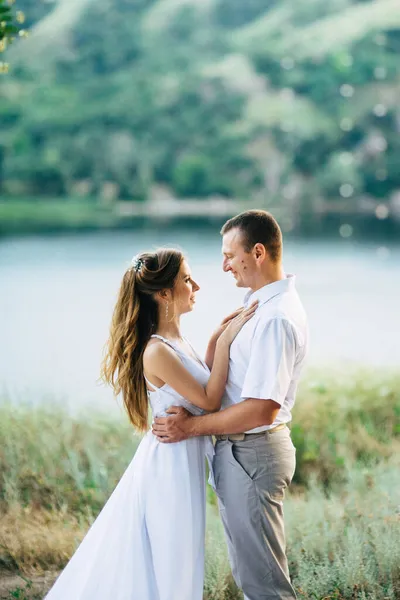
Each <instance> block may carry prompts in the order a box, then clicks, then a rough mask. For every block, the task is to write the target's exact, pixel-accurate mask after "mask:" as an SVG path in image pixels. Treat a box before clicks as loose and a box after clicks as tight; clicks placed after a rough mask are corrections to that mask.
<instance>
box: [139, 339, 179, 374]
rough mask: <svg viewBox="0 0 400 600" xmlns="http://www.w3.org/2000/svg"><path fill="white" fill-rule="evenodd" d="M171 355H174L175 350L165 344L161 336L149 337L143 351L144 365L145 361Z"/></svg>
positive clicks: (162, 358)
mask: <svg viewBox="0 0 400 600" xmlns="http://www.w3.org/2000/svg"><path fill="white" fill-rule="evenodd" d="M171 356H175V352H174V351H173V349H172V348H171V346H169V345H168V344H166V343H165V342H164V340H163V339H162V338H161V337H151V338H150V339H149V341H148V342H147V344H146V347H145V349H144V352H143V364H144V367H146V363H150V362H151V363H154V362H155V361H158V360H165V359H166V358H170V357H171Z"/></svg>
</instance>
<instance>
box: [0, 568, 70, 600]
mask: <svg viewBox="0 0 400 600" xmlns="http://www.w3.org/2000/svg"><path fill="white" fill-rule="evenodd" d="M57 575H58V573H54V572H52V573H45V574H44V575H36V576H32V577H26V576H25V575H23V576H20V575H16V574H13V573H10V572H9V571H0V600H14V599H15V600H42V598H43V597H44V595H45V593H46V592H47V591H48V590H49V589H50V587H51V586H52V584H53V583H54V581H55V579H56V577H57Z"/></svg>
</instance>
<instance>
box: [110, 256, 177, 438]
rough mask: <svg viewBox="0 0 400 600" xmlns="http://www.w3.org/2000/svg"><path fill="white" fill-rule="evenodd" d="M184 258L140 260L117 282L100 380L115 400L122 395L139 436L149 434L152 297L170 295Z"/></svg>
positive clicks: (154, 306) (155, 325)
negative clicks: (146, 358)
mask: <svg viewBox="0 0 400 600" xmlns="http://www.w3.org/2000/svg"><path fill="white" fill-rule="evenodd" d="M183 258H184V257H183V254H182V253H181V252H180V251H179V250H174V249H170V248H162V249H159V250H156V251H155V252H152V253H143V254H140V255H139V256H138V257H137V258H136V261H135V262H134V264H133V266H131V267H130V268H129V269H128V270H127V271H126V273H125V275H124V277H123V279H122V283H121V287H120V290H119V295H118V300H117V304H116V306H115V309H114V314H113V317H112V322H111V328H110V335H109V339H108V342H107V344H106V352H105V357H104V360H103V363H102V368H101V377H102V379H103V381H105V382H106V383H108V384H110V385H111V386H112V387H113V389H114V394H115V395H118V394H120V393H121V392H122V397H123V401H124V405H125V408H126V411H127V413H128V416H129V419H130V421H131V423H132V425H133V426H134V427H135V428H136V429H138V430H139V431H141V432H144V431H146V430H147V429H148V398H147V389H146V384H145V380H144V373H143V353H144V350H145V348H146V344H147V342H148V341H149V339H150V336H151V335H152V334H153V333H155V332H156V331H157V328H158V304H157V301H156V300H155V294H156V293H157V292H160V291H161V290H165V289H173V287H174V285H175V282H176V279H177V276H178V273H179V270H180V267H181V264H182V261H183Z"/></svg>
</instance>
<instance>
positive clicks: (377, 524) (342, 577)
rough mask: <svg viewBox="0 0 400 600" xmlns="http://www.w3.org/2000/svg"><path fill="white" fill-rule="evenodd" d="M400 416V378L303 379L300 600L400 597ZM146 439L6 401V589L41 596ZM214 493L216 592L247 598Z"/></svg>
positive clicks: (0, 556) (297, 492)
mask: <svg viewBox="0 0 400 600" xmlns="http://www.w3.org/2000/svg"><path fill="white" fill-rule="evenodd" d="M399 416H400V377H399V376H398V375H395V374H390V373H386V374H380V375H377V376H371V375H368V374H366V373H362V372H357V373H351V374H349V373H347V375H343V374H334V375H329V376H327V375H321V373H318V374H316V375H314V376H310V378H309V379H308V381H306V382H305V383H304V384H303V386H302V388H301V390H300V394H299V398H298V402H297V405H296V410H295V415H294V420H295V424H294V427H293V429H292V432H293V438H294V442H295V445H296V447H297V461H298V468H297V473H296V482H297V485H295V486H293V487H292V495H291V496H289V498H288V499H287V502H286V504H285V512H286V522H287V533H288V556H289V560H290V564H291V573H292V576H293V579H294V584H295V586H296V588H297V590H298V593H299V597H300V598H304V599H307V600H308V599H310V600H311V598H319V599H322V598H324V599H325V600H342V599H346V600H347V599H349V600H350V599H351V600H353V599H354V600H365V599H367V598H368V599H371V600H373V599H375V600H395V599H396V598H400V546H399V544H398V543H396V540H397V539H399V533H400V532H399V513H398V507H399V506H400V497H399V490H400V462H399V458H398V457H399V452H398V451H399V434H400V425H399ZM138 442H139V439H138V438H137V437H134V436H133V435H132V430H131V428H130V426H129V424H128V423H127V422H126V421H124V422H121V421H119V420H110V419H109V418H106V417H105V416H100V415H98V416H96V415H93V414H90V415H82V416H81V417H78V418H72V417H71V416H70V415H68V414H66V413H65V412H63V411H62V410H60V409H59V408H55V407H51V406H48V407H45V406H41V407H37V408H32V407H27V406H25V407H23V406H19V407H13V406H11V405H10V404H6V403H3V404H2V405H0V478H1V481H2V485H1V487H0V511H1V512H0V514H2V516H1V517H0V568H2V569H3V575H2V573H0V598H7V599H8V600H11V598H14V599H19V600H37V599H38V598H40V597H42V596H41V595H40V594H43V593H44V591H45V590H46V589H47V588H48V587H49V586H50V585H51V583H52V581H53V579H54V572H55V571H57V570H59V569H61V568H63V566H64V565H65V564H66V563H67V561H68V559H69V557H70V556H71V554H72V553H73V551H74V550H75V548H76V547H77V545H78V544H79V542H80V540H81V539H82V537H83V536H84V534H85V532H86V531H87V529H88V527H89V525H90V523H91V522H92V521H93V519H94V518H95V517H96V515H97V514H98V512H99V511H100V509H101V508H102V506H103V504H104V502H105V501H106V499H107V498H108V496H109V495H110V492H111V490H112V489H113V488H114V486H115V485H116V483H117V481H118V480H119V478H120V476H121V475H122V473H123V472H124V470H125V468H126V466H127V465H128V463H129V462H130V460H131V458H132V456H133V454H134V452H135V449H136V447H137V444H138ZM208 500H209V509H208V528H207V546H206V580H205V600H239V599H240V598H241V595H240V593H239V592H238V591H237V590H236V588H235V586H234V584H233V582H232V578H231V575H230V570H229V565H228V561H227V555H226V547H225V542H224V538H223V532H222V525H221V523H220V521H219V518H218V515H217V512H216V509H215V506H214V504H215V497H214V496H213V493H212V492H211V491H210V490H209V492H208ZM396 536H397V537H396ZM5 569H6V570H7V572H8V573H9V575H8V580H7V581H9V584H7V585H3V586H2V583H1V582H2V581H5V579H4V570H5ZM48 572H50V573H53V575H49V577H44V575H45V574H46V573H48ZM12 574H14V575H13V576H14V577H15V575H16V574H20V575H22V576H23V577H27V578H28V579H27V580H26V581H24V580H23V579H21V580H20V584H18V581H19V580H18V581H14V579H12V577H11V575H12ZM10 577H11V579H10ZM30 578H32V579H33V583H30ZM13 586H14V587H13ZM1 594H3V595H1ZM4 594H6V595H4Z"/></svg>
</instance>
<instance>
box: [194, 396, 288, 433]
mask: <svg viewBox="0 0 400 600" xmlns="http://www.w3.org/2000/svg"><path fill="white" fill-rule="evenodd" d="M279 408H280V407H279V405H278V404H277V403H276V402H273V401H272V400H256V399H249V400H244V401H243V402H240V403H239V404H235V405H234V406H230V407H229V408H226V409H225V410H221V411H219V412H217V413H213V414H210V415H203V416H201V417H192V418H191V419H190V425H189V426H190V432H189V434H190V436H191V437H194V436H199V435H223V434H228V433H243V432H244V431H249V430H250V429H254V428H255V427H261V426H263V425H271V423H273V422H274V420H275V417H276V414H277V413H278V411H279Z"/></svg>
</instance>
